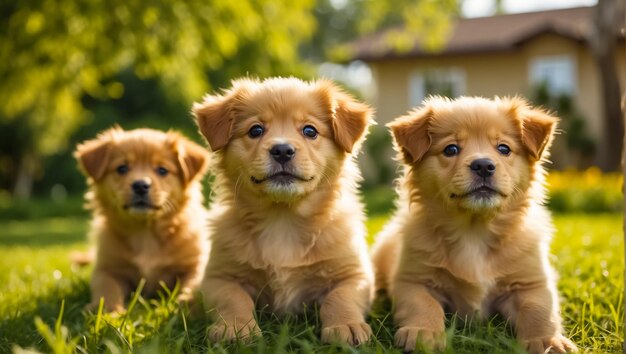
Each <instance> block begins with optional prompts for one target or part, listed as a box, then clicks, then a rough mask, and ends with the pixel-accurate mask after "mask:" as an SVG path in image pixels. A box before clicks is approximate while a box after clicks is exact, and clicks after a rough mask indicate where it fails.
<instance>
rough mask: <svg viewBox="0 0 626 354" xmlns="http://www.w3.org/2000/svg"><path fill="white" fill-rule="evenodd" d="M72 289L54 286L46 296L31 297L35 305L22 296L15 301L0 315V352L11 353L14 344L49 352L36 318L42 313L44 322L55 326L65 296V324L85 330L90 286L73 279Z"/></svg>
mask: <svg viewBox="0 0 626 354" xmlns="http://www.w3.org/2000/svg"><path fill="white" fill-rule="evenodd" d="M71 287H72V292H71V293H69V294H65V293H60V292H61V290H58V289H57V290H54V291H52V292H50V293H49V294H48V295H46V296H42V297H36V298H35V299H32V298H30V299H28V301H29V302H34V303H35V306H32V305H28V304H24V303H23V302H21V301H20V300H19V299H18V300H17V301H15V303H16V306H14V309H13V311H11V312H10V313H8V314H7V315H6V316H5V317H4V318H2V319H0V333H2V335H1V336H0V353H11V352H12V350H13V349H12V348H13V346H14V345H19V346H20V347H22V348H35V349H37V350H42V351H44V352H46V351H47V350H48V349H49V348H48V347H47V345H46V343H45V342H44V341H43V339H42V337H41V335H40V334H39V333H38V332H37V329H36V326H35V318H37V317H40V318H41V319H42V320H43V322H44V323H46V324H47V325H49V326H51V327H54V322H55V321H56V319H57V318H58V316H59V312H60V311H61V303H62V301H63V300H65V309H64V311H63V324H64V325H65V326H66V327H68V329H69V331H70V332H71V333H77V332H81V331H82V330H84V328H82V323H84V320H83V319H84V314H83V312H82V311H83V307H84V306H85V304H87V303H88V302H89V287H88V285H87V283H86V282H85V281H83V280H82V279H78V278H77V279H76V281H74V282H73V283H72V286H71Z"/></svg>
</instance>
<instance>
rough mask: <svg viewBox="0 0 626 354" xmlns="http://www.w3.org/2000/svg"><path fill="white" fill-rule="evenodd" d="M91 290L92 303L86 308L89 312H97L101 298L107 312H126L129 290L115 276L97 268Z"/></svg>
mask: <svg viewBox="0 0 626 354" xmlns="http://www.w3.org/2000/svg"><path fill="white" fill-rule="evenodd" d="M90 288H91V302H90V303H89V304H88V305H87V306H86V309H87V310H90V311H93V310H97V309H98V306H99V305H100V298H104V309H105V310H106V311H114V312H122V311H124V299H125V298H126V296H127V295H128V291H129V290H128V289H127V286H125V285H124V284H123V282H122V281H120V280H119V279H117V278H116V277H115V276H114V275H113V274H110V273H108V272H106V271H104V270H102V269H97V268H96V269H95V270H94V272H93V274H92V276H91V283H90Z"/></svg>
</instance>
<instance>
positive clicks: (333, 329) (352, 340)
mask: <svg viewBox="0 0 626 354" xmlns="http://www.w3.org/2000/svg"><path fill="white" fill-rule="evenodd" d="M371 335H372V329H371V328H370V326H369V325H368V324H367V323H365V322H358V323H349V324H345V325H338V326H329V327H324V328H322V342H324V343H332V342H341V343H347V344H350V345H359V344H362V343H365V342H367V341H368V340H369V338H370V336H371Z"/></svg>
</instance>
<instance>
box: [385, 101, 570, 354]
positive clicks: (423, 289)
mask: <svg viewBox="0 0 626 354" xmlns="http://www.w3.org/2000/svg"><path fill="white" fill-rule="evenodd" d="M556 124H557V118H554V117H552V116H550V115H548V114H547V113H546V112H544V111H542V110H539V109H535V108H532V107H530V106H529V105H528V104H527V103H526V102H525V101H524V100H522V99H519V98H511V99H509V98H504V99H500V98H496V99H495V100H487V99H482V98H470V97H462V98H459V99H457V100H453V101H450V100H447V99H443V98H440V97H432V98H430V99H428V100H427V101H426V102H425V103H424V104H423V105H422V106H421V107H420V108H418V109H416V110H414V111H412V112H410V113H409V114H408V115H406V116H402V117H399V118H397V119H396V120H394V121H393V122H392V123H390V124H389V127H390V128H391V131H392V134H393V136H394V140H395V144H396V149H397V150H398V152H399V158H400V159H401V160H402V161H403V162H404V167H405V173H404V176H403V177H402V178H401V179H400V187H399V202H398V210H397V212H396V214H395V215H394V217H393V218H392V220H391V221H390V222H389V224H388V225H386V227H385V228H384V229H383V231H382V232H381V234H380V235H378V237H377V243H376V245H375V247H374V251H373V261H374V269H375V273H376V283H377V288H379V289H387V291H388V292H389V294H390V295H391V297H392V298H393V299H394V301H395V307H394V309H395V310H394V314H393V315H394V320H395V322H396V324H397V325H398V327H399V329H398V331H397V332H396V334H395V343H396V345H398V346H399V347H402V348H404V349H405V350H413V349H414V348H415V346H416V342H418V341H419V342H422V344H423V345H425V346H426V347H429V348H434V349H443V348H444V347H445V343H446V342H445V332H444V330H445V328H444V311H451V312H458V313H459V314H461V315H462V316H463V315H474V314H477V315H478V316H488V315H491V314H492V313H494V312H499V313H502V314H503V315H504V316H505V317H506V318H507V319H508V320H509V321H511V323H513V324H514V326H515V328H516V331H517V336H518V338H519V340H520V341H521V342H522V343H523V345H524V346H525V347H526V348H527V350H528V351H529V352H531V353H543V352H544V351H546V350H549V349H550V350H552V351H555V352H559V353H560V352H565V351H575V350H576V346H575V345H574V344H573V343H572V342H570V341H569V340H568V339H567V338H565V337H564V336H563V335H562V334H561V316H560V314H559V301H558V296H557V292H556V285H555V276H554V274H553V271H552V268H551V267H550V264H549V261H548V252H549V241H550V239H551V236H552V233H553V227H552V222H551V219H550V215H549V213H548V211H547V210H546V208H545V207H544V206H543V199H544V194H545V193H544V187H543V179H544V178H543V175H544V170H543V168H542V162H543V160H545V158H546V156H547V151H546V150H547V149H548V147H549V145H550V142H551V140H552V136H553V132H554V129H555V126H556ZM451 144H456V145H457V146H458V147H459V148H460V150H458V151H459V152H458V154H456V155H454V154H452V156H446V154H444V150H446V151H452V152H454V151H455V150H454V148H452V150H447V147H448V146H449V145H451ZM500 144H505V145H507V146H508V147H510V151H511V152H510V154H509V155H506V154H504V153H502V152H501V151H499V148H498V147H499V146H500ZM502 149H504V148H502ZM503 152H506V150H503ZM478 159H490V160H491V163H492V165H491V166H490V167H488V168H492V169H491V172H493V175H492V176H490V177H489V176H486V175H482V176H479V175H478V172H477V171H478V170H479V169H478V167H477V169H476V171H474V170H472V167H471V166H478V165H472V163H473V162H474V161H477V160H478ZM485 166H489V165H485ZM483 185H485V186H488V187H489V188H491V190H488V189H486V187H483V189H477V188H479V187H481V186H483Z"/></svg>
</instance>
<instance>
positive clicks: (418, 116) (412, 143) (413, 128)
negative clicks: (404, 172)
mask: <svg viewBox="0 0 626 354" xmlns="http://www.w3.org/2000/svg"><path fill="white" fill-rule="evenodd" d="M432 115H433V113H432V109H431V108H430V107H424V108H421V109H417V110H415V111H413V112H410V113H409V114H408V115H405V116H401V117H398V118H396V119H394V120H393V121H392V122H391V123H389V124H387V126H388V127H389V128H390V129H391V135H393V138H394V140H395V143H396V150H398V152H400V154H401V155H402V159H403V160H404V162H405V163H407V164H414V163H416V162H418V161H420V160H421V159H422V157H424V155H425V154H426V152H427V151H428V149H430V145H431V143H432V139H431V137H430V134H428V126H429V122H430V119H431V117H432Z"/></svg>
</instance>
